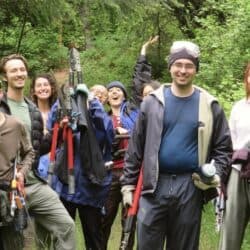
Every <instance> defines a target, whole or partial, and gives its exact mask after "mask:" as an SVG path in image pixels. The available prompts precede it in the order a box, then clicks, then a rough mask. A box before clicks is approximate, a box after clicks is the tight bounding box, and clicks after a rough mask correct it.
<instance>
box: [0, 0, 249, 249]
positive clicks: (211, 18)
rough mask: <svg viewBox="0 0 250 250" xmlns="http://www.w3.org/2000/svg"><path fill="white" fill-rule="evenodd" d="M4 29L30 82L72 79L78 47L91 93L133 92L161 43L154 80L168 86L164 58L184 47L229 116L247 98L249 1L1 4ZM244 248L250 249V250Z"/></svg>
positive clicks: (209, 223) (8, 0)
mask: <svg viewBox="0 0 250 250" xmlns="http://www.w3.org/2000/svg"><path fill="white" fill-rule="evenodd" d="M0 23H1V25H0V57H2V56H4V55H7V54H10V53H21V54H23V55H24V56H25V57H26V58H27V59H28V62H29V69H30V70H29V73H30V76H33V75H34V74H36V73H41V72H52V73H56V72H58V71H61V70H62V71H63V72H65V71H66V72H67V70H68V48H69V47H70V46H71V45H72V44H73V45H75V46H76V47H77V48H78V50H79V51H80V54H81V64H82V70H83V75H84V82H85V83H86V84H87V85H88V86H92V85H94V84H97V83H98V84H104V85H106V84H107V83H108V82H110V81H112V80H119V81H121V82H123V83H124V84H125V85H126V86H129V84H130V83H131V76H132V73H133V68H134V65H135V62H136V58H137V56H138V55H139V52H140V48H141V45H142V44H143V43H144V42H145V41H147V40H148V38H149V37H150V36H153V35H159V36H160V39H159V42H158V43H157V44H156V45H154V47H152V48H151V49H150V51H149V53H148V60H149V61H150V62H151V64H152V66H153V78H154V79H157V80H159V81H160V82H169V81H170V75H169V72H168V70H167V63H166V60H165V58H166V57H167V56H168V53H169V47H170V46H171V44H172V42H173V41H174V40H183V39H185V40H190V41H193V42H195V43H197V44H198V45H199V46H200V49H201V58H200V61H201V62H200V71H199V73H198V75H197V78H196V80H195V82H196V83H197V85H198V86H201V87H203V88H205V89H207V90H208V91H209V92H210V93H212V94H213V95H215V96H216V97H217V98H218V99H219V101H220V103H221V105H222V106H223V107H224V109H225V111H226V113H227V115H229V113H230V110H231V107H232V104H233V103H234V102H235V101H236V100H238V99H240V98H241V97H243V96H244V91H243V87H242V82H243V69H244V66H245V64H246V62H247V61H250V47H249V45H250V35H249V34H250V1H249V0H203V1H200V0H154V1H152V0H0ZM27 88H28V87H27ZM208 210H209V211H208V213H207V214H208V215H206V214H205V218H204V219H203V225H206V226H204V227H203V228H205V229H203V231H202V249H206V250H208V249H216V248H215V245H216V244H217V241H218V237H217V236H216V235H215V234H214V233H210V231H211V230H214V218H213V212H212V208H211V206H210V207H208ZM118 227H119V226H117V227H116V228H115V229H116V231H118V233H119V229H117V228H118ZM207 227H208V228H207ZM207 230H208V231H209V232H208V231H207ZM213 232H214V231H213ZM79 237H81V236H79ZM117 242H119V236H118V239H117ZM117 244H118V243H117ZM244 246H245V247H244V249H250V244H249V243H248V242H246V243H245V245H244ZM79 249H82V248H79ZM110 249H117V247H116V246H113V247H111V248H110Z"/></svg>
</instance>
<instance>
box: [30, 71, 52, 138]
mask: <svg viewBox="0 0 250 250" xmlns="http://www.w3.org/2000/svg"><path fill="white" fill-rule="evenodd" d="M30 96H31V99H32V101H33V102H34V103H35V104H36V105H37V107H38V109H39V110H40V112H41V114H42V117H43V125H44V133H46V125H47V120H48V114H49V112H50V109H51V107H52V105H53V103H54V102H55V101H56V99H57V83H56V79H55V78H54V77H53V76H52V75H51V74H47V73H44V74H39V75H37V76H35V77H34V78H33V80H32V83H31V87H30Z"/></svg>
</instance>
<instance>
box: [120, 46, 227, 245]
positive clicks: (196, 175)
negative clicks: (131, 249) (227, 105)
mask: <svg viewBox="0 0 250 250" xmlns="http://www.w3.org/2000/svg"><path fill="white" fill-rule="evenodd" d="M199 54H200V51H199V47H198V46H197V45H196V44H194V43H192V42H188V41H177V42H174V43H173V45H172V47H171V49H170V55H169V57H168V67H169V70H170V73H171V77H172V83H171V84H170V85H169V84H166V85H162V86H161V87H160V88H158V89H157V90H155V91H154V92H152V93H151V94H150V95H149V96H148V97H146V98H145V100H143V102H142V104H141V112H140V113H139V117H138V120H137V123H136V125H135V129H134V131H133V134H132V137H131V139H130V143H129V147H128V151H127V153H126V155H125V166H124V176H123V179H122V186H123V187H122V193H123V201H124V202H126V203H127V204H128V205H131V204H132V197H133V191H131V190H133V188H134V186H135V184H136V182H137V179H138V175H139V172H140V166H141V163H142V161H143V188H142V195H141V198H140V204H139V211H138V215H137V223H138V224H137V226H138V227H137V230H138V249H139V250H147V249H148V250H151V249H154V250H160V249H163V248H164V243H165V240H166V242H167V243H166V244H167V247H166V249H175V250H181V249H185V250H198V248H199V234H200V224H201V214H202V206H203V204H204V203H205V202H207V201H208V200H210V199H211V198H213V197H214V196H216V194H217V193H216V189H215V188H216V187H218V186H219V185H220V182H221V181H223V180H224V178H225V173H226V170H227V168H228V166H229V162H230V158H231V153H232V143H231V137H230V132H229V128H228V123H227V120H226V117H225V114H224V112H223V110H222V108H221V107H220V106H219V104H218V102H217V100H216V99H215V98H214V97H213V96H211V95H210V94H209V93H208V92H206V91H205V90H203V89H201V88H199V87H196V86H194V85H193V80H194V78H195V76H196V73H197V72H198V70H199ZM212 160H213V161H212ZM211 161H212V162H214V164H213V165H214V167H215V172H214V174H213V175H212V176H211V178H210V180H209V181H208V180H206V181H205V179H203V178H202V174H201V169H203V166H204V165H206V163H207V165H208V166H209V167H211V166H210V165H211V164H209V163H210V162H211ZM208 194H211V195H209V196H208Z"/></svg>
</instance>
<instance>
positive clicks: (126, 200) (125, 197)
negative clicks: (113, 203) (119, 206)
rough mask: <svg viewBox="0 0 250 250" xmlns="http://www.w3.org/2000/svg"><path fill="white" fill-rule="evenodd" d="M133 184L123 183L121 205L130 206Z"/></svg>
mask: <svg viewBox="0 0 250 250" xmlns="http://www.w3.org/2000/svg"><path fill="white" fill-rule="evenodd" d="M134 189H135V186H134V185H125V186H123V187H122V189H121V193H122V203H123V206H124V207H126V206H132V204H133V191H134Z"/></svg>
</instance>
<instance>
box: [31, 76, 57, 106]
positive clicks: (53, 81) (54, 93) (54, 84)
mask: <svg viewBox="0 0 250 250" xmlns="http://www.w3.org/2000/svg"><path fill="white" fill-rule="evenodd" d="M38 78H45V79H47V80H48V82H49V84H50V86H51V96H50V97H49V105H50V107H51V106H52V104H53V103H54V102H55V101H56V99H57V93H58V91H57V82H56V79H55V78H54V76H53V75H51V74H48V73H43V74H38V75H36V76H35V77H34V78H33V79H32V82H31V86H30V97H31V99H32V101H33V102H34V103H35V104H36V105H37V102H38V101H37V96H36V95H35V84H36V80H37V79H38Z"/></svg>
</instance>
